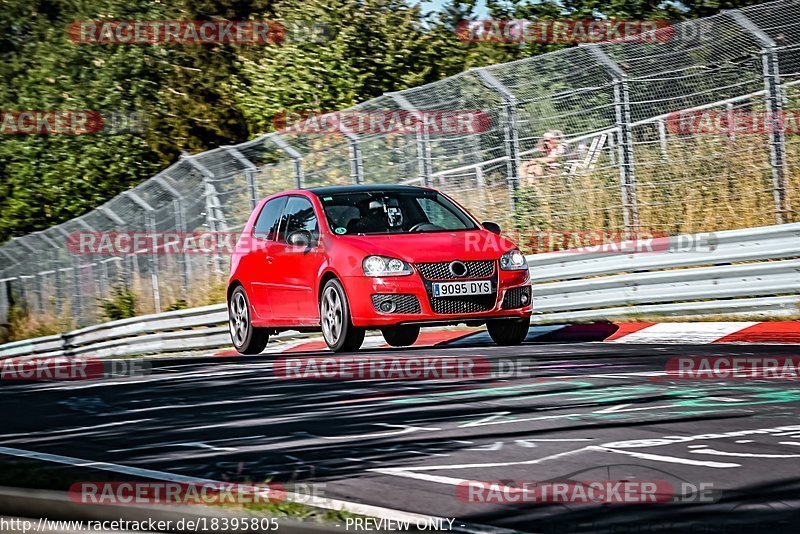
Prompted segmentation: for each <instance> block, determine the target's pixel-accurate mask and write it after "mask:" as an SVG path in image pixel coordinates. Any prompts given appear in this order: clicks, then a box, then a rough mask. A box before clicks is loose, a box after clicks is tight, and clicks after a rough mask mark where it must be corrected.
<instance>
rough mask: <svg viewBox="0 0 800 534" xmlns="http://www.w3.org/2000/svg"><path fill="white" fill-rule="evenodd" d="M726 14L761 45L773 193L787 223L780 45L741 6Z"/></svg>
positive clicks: (779, 213) (778, 212) (778, 211)
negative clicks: (778, 49) (779, 60)
mask: <svg viewBox="0 0 800 534" xmlns="http://www.w3.org/2000/svg"><path fill="white" fill-rule="evenodd" d="M725 13H726V14H728V15H730V17H731V18H732V19H733V20H734V21H735V22H736V23H737V24H738V25H739V26H741V27H742V29H744V31H746V32H747V33H749V34H750V35H752V36H753V37H754V38H755V39H756V40H757V41H758V42H759V44H760V45H761V68H762V73H763V76H764V100H765V102H764V103H765V105H766V109H767V117H766V124H765V126H766V127H767V128H768V129H769V159H770V166H771V167H772V195H773V197H774V199H775V222H776V223H777V224H783V223H785V222H787V220H788V219H789V213H790V212H791V206H790V204H789V198H788V194H787V191H788V189H789V188H788V183H787V179H786V135H785V131H784V124H783V111H782V98H783V96H782V94H781V93H782V90H781V77H780V69H779V66H778V52H777V47H778V45H777V44H776V43H775V41H773V40H772V38H771V37H770V36H769V35H767V34H766V33H765V32H764V31H763V30H762V29H761V28H759V27H758V26H756V25H755V23H754V22H753V21H752V20H750V19H749V18H747V16H746V15H745V14H744V13H742V12H741V11H739V10H731V11H725Z"/></svg>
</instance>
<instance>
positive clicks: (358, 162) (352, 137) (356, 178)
mask: <svg viewBox="0 0 800 534" xmlns="http://www.w3.org/2000/svg"><path fill="white" fill-rule="evenodd" d="M337 122H338V123H339V131H340V132H342V135H344V136H345V137H346V138H347V146H348V149H349V150H350V178H351V180H353V183H354V184H363V183H364V156H363V155H362V154H361V144H359V142H358V136H357V135H356V134H355V133H353V131H352V130H351V129H350V128H348V127H347V126H345V125H344V121H341V120H339V121H337Z"/></svg>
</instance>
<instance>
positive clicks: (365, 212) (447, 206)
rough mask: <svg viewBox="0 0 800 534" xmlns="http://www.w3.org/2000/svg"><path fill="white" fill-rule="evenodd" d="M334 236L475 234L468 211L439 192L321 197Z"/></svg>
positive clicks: (372, 193)
mask: <svg viewBox="0 0 800 534" xmlns="http://www.w3.org/2000/svg"><path fill="white" fill-rule="evenodd" d="M320 200H321V201H322V205H323V207H324V209H325V216H326V217H327V218H328V224H330V227H331V229H332V230H333V232H334V233H336V234H339V235H344V234H361V235H368V234H405V233H413V232H420V233H422V232H452V231H458V230H474V229H476V228H477V225H476V224H475V223H474V222H473V221H472V219H471V218H470V217H469V215H467V214H466V213H465V212H464V210H462V209H461V208H459V207H458V206H456V205H455V204H453V202H451V201H450V200H448V199H447V198H446V197H445V196H443V195H441V194H439V193H437V192H436V191H429V190H423V189H420V190H419V191H358V192H352V193H336V194H330V195H321V196H320Z"/></svg>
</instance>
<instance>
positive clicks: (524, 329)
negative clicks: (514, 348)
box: [486, 319, 530, 346]
mask: <svg viewBox="0 0 800 534" xmlns="http://www.w3.org/2000/svg"><path fill="white" fill-rule="evenodd" d="M529 327H530V323H529V322H528V321H524V320H523V321H518V320H516V319H511V320H509V319H503V320H495V321H488V322H487V323H486V329H487V330H488V331H489V336H490V337H491V338H492V340H493V341H494V342H495V343H497V344H498V345H504V346H508V345H519V344H520V343H522V342H523V341H525V338H526V337H527V336H528V328H529Z"/></svg>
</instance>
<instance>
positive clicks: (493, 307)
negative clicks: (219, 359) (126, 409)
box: [228, 186, 532, 348]
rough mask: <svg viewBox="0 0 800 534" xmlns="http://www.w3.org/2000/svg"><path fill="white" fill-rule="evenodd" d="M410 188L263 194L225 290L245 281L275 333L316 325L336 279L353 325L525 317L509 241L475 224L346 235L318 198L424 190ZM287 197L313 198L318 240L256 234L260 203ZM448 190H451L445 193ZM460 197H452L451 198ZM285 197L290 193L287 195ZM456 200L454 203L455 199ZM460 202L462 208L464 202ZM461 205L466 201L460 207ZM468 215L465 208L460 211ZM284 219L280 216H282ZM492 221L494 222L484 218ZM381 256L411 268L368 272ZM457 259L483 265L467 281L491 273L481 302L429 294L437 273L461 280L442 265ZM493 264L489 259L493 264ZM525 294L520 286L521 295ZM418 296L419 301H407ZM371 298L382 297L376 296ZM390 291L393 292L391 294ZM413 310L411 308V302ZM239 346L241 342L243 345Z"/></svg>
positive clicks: (523, 275)
mask: <svg viewBox="0 0 800 534" xmlns="http://www.w3.org/2000/svg"><path fill="white" fill-rule="evenodd" d="M419 189H423V188H415V187H410V186H346V187H342V188H318V189H308V190H294V191H286V192H282V193H279V194H276V195H272V196H270V197H268V198H266V199H264V200H262V201H261V202H260V203H259V204H258V206H257V207H256V208H255V209H254V210H253V213H252V214H251V216H250V218H249V220H248V221H247V224H246V225H245V227H244V229H243V232H242V236H241V238H240V239H239V242H238V243H237V246H236V250H235V251H234V253H233V256H232V260H231V270H230V277H229V280H228V297H229V300H230V297H231V295H232V293H233V291H234V290H235V288H236V287H238V286H241V287H242V288H243V289H244V292H245V294H246V297H247V301H248V304H249V310H248V311H249V314H250V321H251V323H252V326H253V327H255V328H260V329H266V330H269V331H270V332H271V333H275V332H279V331H282V330H288V329H292V330H316V329H319V328H320V323H321V321H320V319H321V315H320V300H321V295H322V290H323V287H324V286H325V284H326V282H328V281H329V280H331V279H334V278H335V279H337V280H338V281H339V282H340V283H341V285H342V286H343V288H344V293H345V295H346V300H347V302H348V303H349V315H350V320H351V323H352V326H354V327H356V328H379V329H385V328H390V327H395V326H402V325H421V326H424V325H437V324H457V323H467V324H475V325H478V324H482V323H484V322H486V321H487V320H493V319H515V320H524V321H529V318H530V315H531V312H532V307H531V298H530V281H529V278H530V276H529V272H528V270H527V268H525V269H524V270H508V271H507V270H502V269H500V267H499V265H498V260H499V258H500V257H501V256H502V255H503V254H504V253H506V252H509V251H512V250H515V249H516V246H515V245H514V243H512V242H511V241H509V240H507V239H505V238H503V237H501V236H500V235H498V234H497V233H494V232H491V231H489V230H486V229H485V228H484V225H482V224H480V223H479V222H477V221H476V220H475V219H474V218H473V217H472V216H471V215H467V216H468V217H470V219H471V220H472V221H474V222H475V229H470V230H459V231H439V232H430V233H429V232H424V233H401V234H385V235H383V234H379V235H375V234H372V235H356V234H347V235H340V234H339V233H337V232H336V231H334V230H337V231H339V232H341V231H342V230H343V229H342V228H337V229H334V228H331V225H330V221H329V220H328V218H327V217H326V213H325V211H324V208H323V204H322V202H321V197H322V196H324V195H325V194H327V193H329V192H331V191H336V190H342V191H354V192H358V191H376V190H380V191H382V190H388V191H404V190H419ZM281 197H290V198H291V197H302V198H305V199H307V200H308V201H309V202H310V204H311V206H313V210H314V215H315V216H316V219H317V224H318V239H315V242H314V243H313V245H314V246H302V245H301V246H297V245H293V244H289V243H287V242H285V239H283V240H279V239H274V240H273V239H270V238H269V236H263V235H262V236H260V237H259V236H258V235H257V233H256V232H254V228H255V226H256V221H257V219H258V218H259V214H260V213H261V212H262V209H264V206H265V205H266V204H267V203H268V202H271V201H273V200H275V199H278V198H281ZM445 198H446V197H445ZM448 200H450V201H451V202H453V204H456V203H455V202H454V201H452V199H448ZM287 204H288V201H287ZM456 205H457V204H456ZM459 208H461V207H460V206H459ZM461 209H462V210H463V208H461ZM464 213H466V210H464ZM278 224H283V223H278ZM486 224H487V225H489V223H486ZM373 255H379V256H385V257H389V258H398V259H400V260H402V261H404V262H407V264H409V265H410V266H412V268H413V272H411V274H410V275H407V276H385V277H375V276H367V275H365V271H364V267H363V266H362V262H363V261H364V259H365V258H366V257H369V256H373ZM453 261H458V262H463V264H464V265H466V266H468V267H469V266H473V265H474V266H479V267H481V268H480V272H476V273H473V274H471V275H470V274H468V275H466V276H464V277H463V279H464V280H473V279H475V280H478V279H480V280H489V281H491V282H492V287H493V293H492V294H491V295H486V296H485V298H484V299H483V303H482V304H481V305H480V306H477V305H476V304H475V302H477V301H478V300H480V299H478V298H477V297H476V298H472V299H470V298H467V297H464V298H462V299H461V301H463V302H464V304H461V305H460V304H459V299H458V297H453V298H452V299H445V300H447V302H446V305H442V301H441V300H440V299H436V300H437V302H434V300H435V299H434V297H433V296H432V295H431V294H430V291H431V287H432V286H431V283H432V282H435V281H438V280H453V279H457V280H460V279H462V278H459V277H455V276H454V275H453V274H452V273H450V272H449V271H447V270H445V269H444V266H447V265H449V264H450V263H451V262H453ZM487 262H490V265H489V263H487ZM514 290H516V291H518V292H520V291H521V292H523V293H525V294H526V295H527V297H522V300H523V301H524V304H523V305H519V304H520V302H519V299H517V301H516V302H515V304H517V305H516V306H514V307H511V306H509V305H508V301H506V298H505V297H506V294H507V293H508V292H510V291H514ZM520 294H522V293H520ZM392 295H403V297H402V299H403V302H402V303H400V304H403V305H402V306H398V305H397V303H394V304H393V306H392V305H390V306H386V305H385V306H384V307H385V309H386V310H389V309H390V308H391V307H394V308H395V309H393V310H392V311H391V312H386V311H382V309H381V307H380V305H379V303H380V299H383V300H390V302H393V301H391V298H392V297H391V296H392ZM408 295H411V296H413V297H415V298H416V301H417V302H418V304H419V306H418V307H417V306H411V307H409V306H405V305H404V304H405V303H407V302H413V298H409V297H407V296H408ZM374 296H379V297H378V301H376V300H375V298H374ZM387 296H388V297H387ZM412 308H413V309H412ZM237 348H238V347H237Z"/></svg>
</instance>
